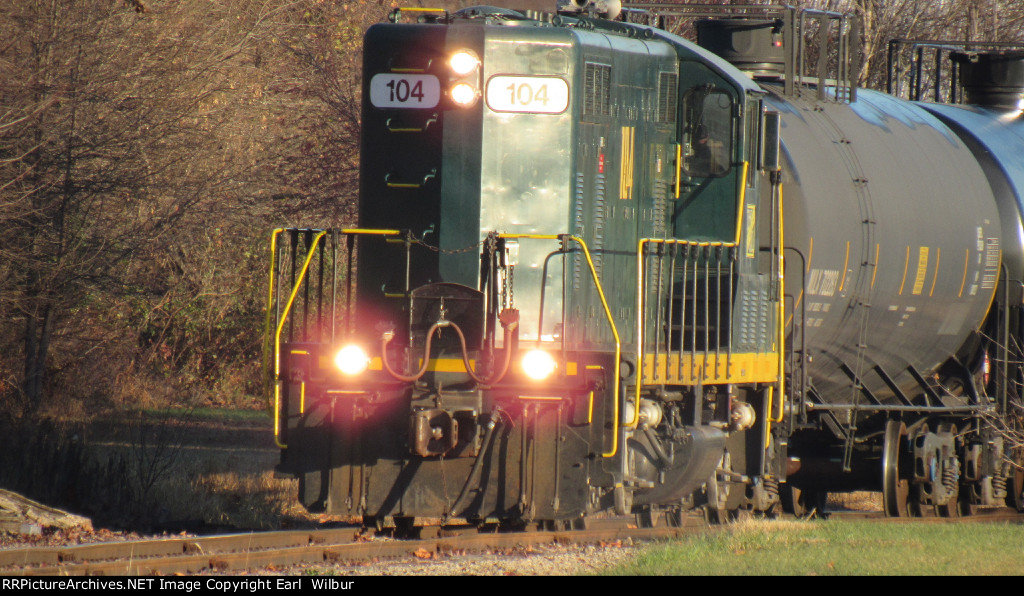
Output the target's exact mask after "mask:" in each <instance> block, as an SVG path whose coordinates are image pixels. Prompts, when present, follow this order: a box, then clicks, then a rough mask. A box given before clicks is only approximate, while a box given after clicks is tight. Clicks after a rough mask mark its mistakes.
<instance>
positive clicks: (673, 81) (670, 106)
mask: <svg viewBox="0 0 1024 596" xmlns="http://www.w3.org/2000/svg"><path fill="white" fill-rule="evenodd" d="M677 81H678V76H677V75H676V74H675V73H673V72H663V73H661V74H660V75H659V76H658V122H664V123H667V124H672V123H674V122H675V121H676V102H677V99H676V98H677V95H678V93H679V84H678V82H677Z"/></svg>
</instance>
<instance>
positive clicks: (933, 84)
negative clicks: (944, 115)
mask: <svg viewBox="0 0 1024 596" xmlns="http://www.w3.org/2000/svg"><path fill="white" fill-rule="evenodd" d="M1007 51H1014V52H1020V51H1024V44H1022V43H1020V42H1012V41H1011V42H995V41H993V42H989V41H966V40H953V39H946V40H943V39H904V38H898V39H890V40H889V51H888V55H887V58H886V80H885V90H886V93H888V94H889V95H893V96H896V97H901V98H904V99H909V100H910V101H932V102H934V103H952V104H958V103H964V99H965V98H964V93H963V90H962V88H961V85H960V68H959V65H958V64H957V62H956V61H955V60H954V58H953V56H954V54H958V53H963V54H968V55H975V54H980V53H987V52H1007ZM946 61H948V62H949V65H948V69H944V68H943V64H944V63H945V62H946ZM944 78H945V79H946V80H945V81H944V80H943V79H944Z"/></svg>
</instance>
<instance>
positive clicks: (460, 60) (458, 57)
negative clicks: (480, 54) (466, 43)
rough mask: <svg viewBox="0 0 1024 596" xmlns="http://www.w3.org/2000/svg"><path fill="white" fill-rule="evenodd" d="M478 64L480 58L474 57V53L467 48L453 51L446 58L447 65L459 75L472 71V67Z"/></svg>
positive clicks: (462, 75)
mask: <svg viewBox="0 0 1024 596" xmlns="http://www.w3.org/2000/svg"><path fill="white" fill-rule="evenodd" d="M479 65H480V59H479V58H477V57H476V54H474V53H473V52H471V51H469V50H462V51H459V52H455V53H454V54H452V57H451V59H449V60H448V66H450V67H451V68H452V72H454V73H455V74H457V75H459V76H460V77H464V76H466V75H468V74H469V73H471V72H473V69H475V68H476V67H477V66H479Z"/></svg>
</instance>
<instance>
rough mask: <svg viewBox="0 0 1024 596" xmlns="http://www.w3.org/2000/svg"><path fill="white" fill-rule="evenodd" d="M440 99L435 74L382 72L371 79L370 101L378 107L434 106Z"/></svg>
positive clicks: (439, 86) (439, 88) (439, 89)
mask: <svg viewBox="0 0 1024 596" xmlns="http://www.w3.org/2000/svg"><path fill="white" fill-rule="evenodd" d="M440 99H441V84H440V82H439V81H438V79H437V77H435V76H434V75H409V74H401V75H396V74H391V73H380V74H376V75H374V77H373V78H372V79H370V103H371V104H373V106H374V107H377V108H432V107H434V106H436V105H437V104H438V102H439V101H440Z"/></svg>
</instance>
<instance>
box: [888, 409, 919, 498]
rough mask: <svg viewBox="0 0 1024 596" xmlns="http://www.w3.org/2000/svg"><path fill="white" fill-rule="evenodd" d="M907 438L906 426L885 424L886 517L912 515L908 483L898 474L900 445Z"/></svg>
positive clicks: (892, 421)
mask: <svg viewBox="0 0 1024 596" xmlns="http://www.w3.org/2000/svg"><path fill="white" fill-rule="evenodd" d="M906 436H907V425H906V424H904V423H903V422H901V421H899V420H890V421H889V422H887V423H886V424H885V437H884V439H883V442H882V508H883V510H884V511H885V516H886V517H920V516H919V515H918V516H915V515H913V511H912V509H911V507H910V506H909V503H908V497H909V496H910V481H909V480H907V479H906V478H904V477H903V475H902V474H901V473H900V443H901V442H902V441H903V439H904V437H906Z"/></svg>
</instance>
